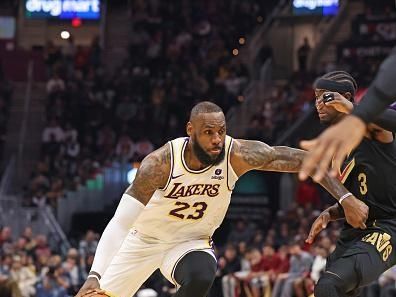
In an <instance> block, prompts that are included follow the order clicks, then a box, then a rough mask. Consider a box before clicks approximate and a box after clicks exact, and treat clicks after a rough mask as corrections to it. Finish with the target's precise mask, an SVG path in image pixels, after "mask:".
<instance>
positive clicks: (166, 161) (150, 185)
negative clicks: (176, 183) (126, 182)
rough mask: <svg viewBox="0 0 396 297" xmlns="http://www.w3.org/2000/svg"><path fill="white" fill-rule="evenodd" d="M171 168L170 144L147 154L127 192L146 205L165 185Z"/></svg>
mask: <svg viewBox="0 0 396 297" xmlns="http://www.w3.org/2000/svg"><path fill="white" fill-rule="evenodd" d="M170 170H171V150H170V147H169V144H168V143H167V144H165V145H164V146H162V147H161V148H159V149H157V150H156V151H154V152H152V153H151V154H149V155H147V156H146V158H144V160H143V161H142V163H141V164H140V167H139V169H138V171H137V173H136V177H135V180H134V181H133V183H132V184H131V185H130V186H129V187H128V189H127V190H126V193H127V194H128V195H131V196H132V197H134V198H136V199H137V200H139V201H140V202H141V203H143V204H144V205H146V204H147V203H148V202H149V200H150V198H151V196H152V195H153V194H154V192H155V191H156V190H157V189H160V188H163V187H165V185H166V183H167V181H168V177H169V174H170Z"/></svg>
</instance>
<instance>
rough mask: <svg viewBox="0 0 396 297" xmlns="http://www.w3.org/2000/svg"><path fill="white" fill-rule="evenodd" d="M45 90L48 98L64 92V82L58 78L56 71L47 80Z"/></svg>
mask: <svg viewBox="0 0 396 297" xmlns="http://www.w3.org/2000/svg"><path fill="white" fill-rule="evenodd" d="M46 89H47V94H48V95H50V96H51V95H53V94H55V93H60V92H62V91H64V90H65V81H64V80H63V79H62V78H61V77H60V76H59V73H58V72H57V71H55V72H54V74H53V75H52V77H51V78H50V79H49V80H48V82H47V86H46Z"/></svg>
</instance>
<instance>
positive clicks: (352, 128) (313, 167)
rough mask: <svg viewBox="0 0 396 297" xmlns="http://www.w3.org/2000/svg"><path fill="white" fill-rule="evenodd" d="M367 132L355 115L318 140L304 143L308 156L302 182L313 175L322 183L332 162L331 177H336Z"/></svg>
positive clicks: (301, 171)
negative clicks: (343, 163) (348, 155)
mask: <svg viewBox="0 0 396 297" xmlns="http://www.w3.org/2000/svg"><path fill="white" fill-rule="evenodd" d="M365 132H366V125H365V123H364V122H363V121H362V120H360V119H359V118H357V117H355V116H353V115H348V116H346V117H345V118H344V119H343V120H342V121H341V122H339V123H338V124H335V125H334V126H332V127H330V128H328V129H326V130H325V131H324V132H323V133H322V134H321V135H319V136H318V137H317V138H315V139H313V140H309V141H302V142H301V147H302V148H303V149H305V150H307V151H308V154H307V155H306V157H305V158H304V162H303V164H302V167H301V169H300V174H299V178H300V180H305V179H307V178H308V176H309V175H311V174H312V175H313V179H314V181H316V182H319V181H321V180H322V178H323V177H324V175H325V174H326V172H327V170H328V168H329V165H330V164H331V162H332V161H333V167H332V170H331V175H332V176H333V177H336V176H337V175H338V173H339V169H340V167H341V165H342V162H343V161H344V159H345V157H346V156H347V154H349V153H350V151H351V150H352V149H354V148H355V147H357V146H358V145H359V143H360V142H361V141H362V138H363V136H364V133H365Z"/></svg>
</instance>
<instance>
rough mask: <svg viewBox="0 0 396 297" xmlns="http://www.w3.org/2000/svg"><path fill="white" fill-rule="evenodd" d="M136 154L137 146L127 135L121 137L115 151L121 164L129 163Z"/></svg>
mask: <svg viewBox="0 0 396 297" xmlns="http://www.w3.org/2000/svg"><path fill="white" fill-rule="evenodd" d="M134 154H135V144H134V143H133V141H132V139H131V138H130V137H129V136H128V135H127V134H124V135H121V136H120V138H119V139H118V142H117V146H116V149H115V155H116V157H117V158H118V160H120V161H121V162H129V161H131V160H132V158H133V156H134Z"/></svg>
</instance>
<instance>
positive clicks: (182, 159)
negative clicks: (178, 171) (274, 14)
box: [180, 138, 213, 174]
mask: <svg viewBox="0 0 396 297" xmlns="http://www.w3.org/2000/svg"><path fill="white" fill-rule="evenodd" d="M188 139H189V138H186V139H185V140H184V143H183V146H182V150H181V154H180V156H181V162H182V165H183V167H184V169H185V170H186V171H187V172H189V173H193V174H200V173H204V172H206V171H208V170H209V169H210V168H212V167H213V164H212V165H209V166H208V167H205V168H203V169H201V170H192V169H190V168H188V166H187V164H186V162H185V160H184V150H185V149H186V146H187V143H188Z"/></svg>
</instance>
